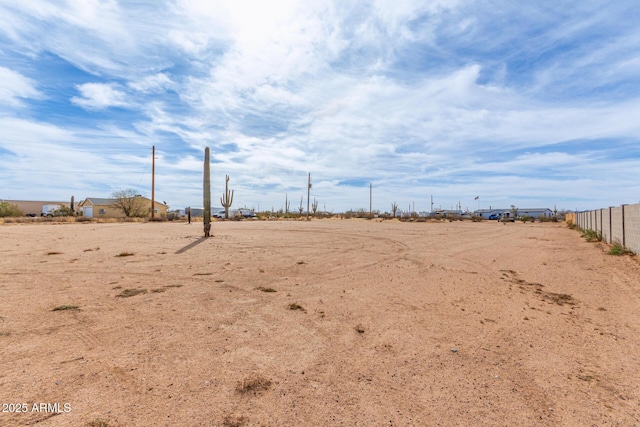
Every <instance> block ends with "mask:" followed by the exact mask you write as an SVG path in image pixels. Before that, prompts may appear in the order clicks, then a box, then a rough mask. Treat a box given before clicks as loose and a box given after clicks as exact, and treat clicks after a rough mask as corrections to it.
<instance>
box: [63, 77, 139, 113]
mask: <svg viewBox="0 0 640 427" xmlns="http://www.w3.org/2000/svg"><path fill="white" fill-rule="evenodd" d="M77 88H78V91H79V92H80V96H74V97H72V98H71V102H72V103H74V104H76V105H79V106H81V107H82V108H86V109H89V110H101V109H104V108H109V107H126V106H127V105H129V102H127V100H126V94H125V93H124V92H123V91H121V90H118V89H117V88H116V87H115V86H114V85H112V84H102V83H85V84H82V85H79V86H77Z"/></svg>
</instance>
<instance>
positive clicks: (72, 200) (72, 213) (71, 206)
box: [69, 196, 76, 215]
mask: <svg viewBox="0 0 640 427" xmlns="http://www.w3.org/2000/svg"><path fill="white" fill-rule="evenodd" d="M73 202H74V198H73V196H71V204H70V205H69V212H71V215H74V214H75V213H76V210H75V208H74V206H75V203H73Z"/></svg>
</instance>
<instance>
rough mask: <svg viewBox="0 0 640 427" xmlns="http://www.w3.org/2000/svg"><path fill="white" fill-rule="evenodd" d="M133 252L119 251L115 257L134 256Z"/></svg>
mask: <svg viewBox="0 0 640 427" xmlns="http://www.w3.org/2000/svg"><path fill="white" fill-rule="evenodd" d="M134 255H135V254H134V253H133V252H120V253H119V254H118V255H116V256H117V257H123V256H134Z"/></svg>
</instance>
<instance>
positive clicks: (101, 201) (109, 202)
mask: <svg viewBox="0 0 640 427" xmlns="http://www.w3.org/2000/svg"><path fill="white" fill-rule="evenodd" d="M85 202H89V203H91V204H92V205H113V204H114V203H115V202H117V199H102V198H99V197H87V198H86V199H85V201H84V202H82V203H83V204H84V203H85Z"/></svg>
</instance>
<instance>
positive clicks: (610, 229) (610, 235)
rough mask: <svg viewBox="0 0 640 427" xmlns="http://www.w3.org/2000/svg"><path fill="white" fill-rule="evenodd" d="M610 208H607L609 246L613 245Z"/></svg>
mask: <svg viewBox="0 0 640 427" xmlns="http://www.w3.org/2000/svg"><path fill="white" fill-rule="evenodd" d="M611 209H612V208H611V206H609V244H612V243H613V225H612V222H611Z"/></svg>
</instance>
